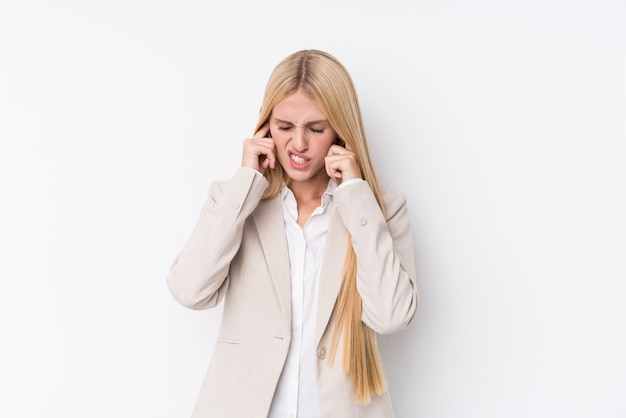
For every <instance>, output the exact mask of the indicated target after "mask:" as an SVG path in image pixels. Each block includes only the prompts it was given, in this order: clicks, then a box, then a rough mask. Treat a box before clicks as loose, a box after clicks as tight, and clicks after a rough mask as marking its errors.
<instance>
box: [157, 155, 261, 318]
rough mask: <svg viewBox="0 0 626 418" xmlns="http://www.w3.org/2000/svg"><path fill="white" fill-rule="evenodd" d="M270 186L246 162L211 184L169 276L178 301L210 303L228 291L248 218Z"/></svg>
mask: <svg viewBox="0 0 626 418" xmlns="http://www.w3.org/2000/svg"><path fill="white" fill-rule="evenodd" d="M266 187H267V180H265V178H264V177H263V176H262V175H260V173H258V172H256V171H255V170H253V169H249V168H244V167H240V168H239V169H238V170H237V172H236V173H235V176H234V177H233V178H232V179H231V180H229V181H226V182H213V183H212V184H211V187H210V188H209V196H208V199H207V200H206V202H205V203H204V205H203V206H202V210H201V212H200V219H199V220H198V222H197V224H196V226H195V228H194V230H193V232H192V234H191V237H190V238H189V240H188V241H187V243H186V244H185V246H184V247H183V249H182V250H181V251H180V253H179V254H178V256H177V257H176V258H175V259H174V262H173V263H172V266H171V268H170V272H169V275H168V277H167V284H168V287H169V289H170V292H171V293H172V296H173V297H174V299H176V300H177V301H178V302H179V303H181V304H182V305H184V306H186V307H188V308H191V309H208V308H212V307H214V306H216V305H217V304H218V303H219V302H220V300H221V299H222V298H223V297H224V293H225V291H226V289H227V288H228V271H229V267H230V263H231V261H232V260H233V258H234V257H235V255H236V254H237V252H238V251H239V246H240V244H241V237H242V236H243V228H244V224H245V221H246V219H247V218H248V216H249V215H250V214H251V213H252V212H253V211H254V209H255V208H256V206H257V204H258V203H259V201H260V200H261V196H262V195H263V192H264V191H265V188H266Z"/></svg>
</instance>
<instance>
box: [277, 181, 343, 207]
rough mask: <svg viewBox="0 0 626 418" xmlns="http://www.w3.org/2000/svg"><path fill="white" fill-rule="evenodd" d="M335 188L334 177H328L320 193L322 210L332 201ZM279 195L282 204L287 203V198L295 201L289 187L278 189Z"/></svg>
mask: <svg viewBox="0 0 626 418" xmlns="http://www.w3.org/2000/svg"><path fill="white" fill-rule="evenodd" d="M336 190H337V182H336V181H335V179H332V178H331V179H329V180H328V184H327V185H326V190H325V191H324V194H323V195H322V203H321V207H322V210H325V209H326V207H327V206H328V204H329V203H330V202H331V201H332V197H333V196H334V195H335V191H336ZM280 193H281V197H282V199H283V204H285V203H287V201H288V200H290V201H293V202H294V203H295V200H296V197H295V196H294V194H293V192H292V191H291V189H289V187H283V189H282V190H281V191H280Z"/></svg>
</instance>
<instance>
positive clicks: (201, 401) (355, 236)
mask: <svg viewBox="0 0 626 418" xmlns="http://www.w3.org/2000/svg"><path fill="white" fill-rule="evenodd" d="M266 186H267V182H266V180H265V178H263V177H262V176H260V175H258V173H256V172H254V170H251V169H247V168H239V169H238V170H237V172H236V174H235V176H234V177H233V178H232V179H231V180H229V181H225V182H214V183H213V184H212V185H211V187H210V190H209V197H208V199H207V201H206V203H205V204H204V206H203V207H202V211H201V215H200V219H199V221H198V223H197V225H196V227H195V229H194V231H193V233H192V235H191V237H190V239H189V241H188V242H187V244H186V245H185V246H184V248H183V249H182V251H181V252H180V253H179V254H178V256H177V257H176V259H175V260H174V262H173V264H172V267H171V271H170V274H169V276H168V279H167V282H168V286H169V289H170V291H171V293H172V295H173V296H174V298H175V299H176V300H177V301H178V302H180V303H181V304H182V305H184V306H187V307H189V308H191V309H207V308H211V307H214V306H216V305H217V304H218V303H219V302H220V301H221V300H222V299H223V300H224V309H223V315H222V322H221V327H220V331H219V335H218V339H217V342H216V345H215V349H214V351H213V357H212V359H211V362H210V365H209V369H208V371H207V373H206V378H205V380H204V383H203V385H202V388H201V390H200V394H199V396H198V399H197V402H196V405H195V408H194V412H193V415H192V417H193V418H209V417H211V418H217V417H229V418H238V417H241V418H256V417H259V418H261V417H267V415H268V412H269V408H270V405H271V402H272V398H273V396H274V391H275V388H276V384H277V382H278V379H279V377H280V374H281V371H282V368H283V364H284V362H285V359H286V357H287V351H288V347H289V342H290V338H291V287H290V271H289V256H288V247H287V240H286V237H285V229H284V228H285V227H284V220H283V215H282V201H281V196H280V194H279V195H278V196H277V197H275V198H273V199H268V200H263V201H261V196H262V194H263V192H264V190H265V187H266ZM384 201H385V208H386V217H383V215H382V213H381V211H380V209H379V207H378V205H377V204H376V200H375V198H374V195H373V193H372V191H371V189H370V188H369V185H368V184H367V183H366V182H361V183H356V184H353V185H350V186H349V187H345V188H342V189H340V190H338V191H337V192H336V193H335V196H334V207H333V210H332V213H331V218H330V221H329V222H330V223H329V232H328V237H327V242H326V247H325V253H324V258H323V261H322V266H321V274H320V283H319V306H318V313H317V328H316V341H317V345H316V346H315V348H314V349H315V350H316V352H317V357H318V363H317V368H318V369H317V380H318V391H319V397H320V403H321V407H322V412H323V414H324V417H328V418H330V417H332V418H350V417H354V418H357V417H358V418H367V417H376V418H384V417H393V410H392V407H391V402H390V400H389V396H388V394H384V395H382V396H375V397H374V398H373V400H372V402H371V403H370V404H369V405H367V406H363V405H359V404H357V403H356V402H355V398H354V394H353V389H352V383H351V381H350V379H349V378H348V377H347V376H345V375H344V373H343V371H342V356H341V352H342V351H341V350H342V347H341V346H340V347H339V348H338V351H337V353H338V355H337V356H336V358H335V361H334V363H333V364H332V365H330V364H328V359H327V356H328V347H329V343H330V338H331V335H332V330H333V326H334V317H335V315H334V308H335V302H336V300H337V296H338V293H339V289H340V286H341V273H342V268H343V264H344V258H345V254H346V248H347V245H348V242H349V240H350V237H351V239H352V243H353V246H354V250H355V252H356V255H357V260H358V264H357V288H358V290H359V293H360V294H361V297H362V299H363V314H362V320H363V322H365V323H366V324H367V325H369V326H370V327H371V328H372V329H373V330H374V331H376V332H377V333H380V334H387V333H392V332H396V331H399V330H401V329H404V328H405V327H406V326H407V325H408V324H409V322H410V321H411V319H412V318H413V315H414V313H415V310H416V308H417V303H418V293H417V288H416V284H415V263H414V253H413V240H412V236H411V229H410V226H409V217H408V213H407V208H406V200H405V198H404V197H403V196H401V195H397V194H391V193H387V194H385V196H384Z"/></svg>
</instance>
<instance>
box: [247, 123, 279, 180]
mask: <svg viewBox="0 0 626 418" xmlns="http://www.w3.org/2000/svg"><path fill="white" fill-rule="evenodd" d="M269 132H270V128H269V125H267V124H266V125H264V126H263V127H262V128H261V129H259V131H258V132H257V133H256V134H255V135H254V137H252V138H249V139H246V140H244V141H243V156H242V159H241V165H242V166H243V167H250V168H254V169H255V170H256V171H258V172H259V173H261V174H265V170H266V169H267V168H268V167H269V168H275V167H276V145H274V140H273V139H272V138H271V137H269V136H268V134H269Z"/></svg>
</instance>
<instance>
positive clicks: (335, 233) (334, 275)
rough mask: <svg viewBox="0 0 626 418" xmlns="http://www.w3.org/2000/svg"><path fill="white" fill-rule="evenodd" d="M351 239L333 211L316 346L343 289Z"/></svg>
mask: <svg viewBox="0 0 626 418" xmlns="http://www.w3.org/2000/svg"><path fill="white" fill-rule="evenodd" d="M333 209H334V208H333ZM349 238H350V236H349V234H348V230H347V229H346V227H345V226H344V225H343V222H342V221H341V217H340V216H339V213H338V212H337V211H336V210H333V211H332V213H331V214H330V221H329V222H328V236H327V237H326V248H325V249H324V258H323V259H322V266H321V268H320V282H319V295H318V310H317V326H316V331H315V344H316V345H317V344H319V342H320V340H321V338H322V335H324V332H325V331H326V328H327V326H328V322H329V321H330V316H331V315H332V312H333V309H334V308H335V303H336V301H337V296H338V295H339V290H340V289H341V282H342V280H343V277H342V273H343V265H344V262H345V259H346V251H347V248H348V247H347V246H348V240H349Z"/></svg>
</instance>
